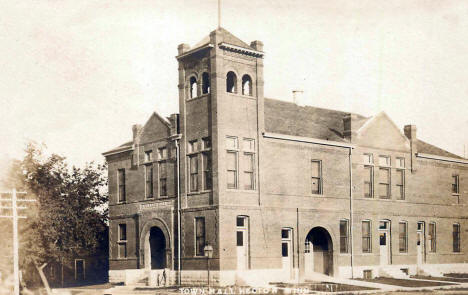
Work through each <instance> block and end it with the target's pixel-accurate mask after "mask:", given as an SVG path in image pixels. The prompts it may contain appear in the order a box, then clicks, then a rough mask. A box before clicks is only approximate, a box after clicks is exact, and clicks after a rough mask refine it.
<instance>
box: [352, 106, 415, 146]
mask: <svg viewBox="0 0 468 295" xmlns="http://www.w3.org/2000/svg"><path fill="white" fill-rule="evenodd" d="M353 143H355V144H357V145H360V146H366V147H372V148H378V149H388V150H397V151H410V143H409V140H408V139H407V138H406V137H405V136H404V135H403V133H402V132H401V131H400V129H398V127H397V126H396V125H395V123H393V121H392V120H391V119H390V118H389V117H388V116H387V114H385V113H384V112H381V113H380V114H378V115H376V116H375V117H373V118H372V119H371V120H369V121H368V122H366V123H365V124H364V125H363V126H362V127H361V128H360V129H359V130H358V131H357V134H356V139H355V140H353Z"/></svg>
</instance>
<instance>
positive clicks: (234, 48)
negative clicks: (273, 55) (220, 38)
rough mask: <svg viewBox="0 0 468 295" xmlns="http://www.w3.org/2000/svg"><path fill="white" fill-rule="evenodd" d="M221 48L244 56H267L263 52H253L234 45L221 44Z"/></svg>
mask: <svg viewBox="0 0 468 295" xmlns="http://www.w3.org/2000/svg"><path fill="white" fill-rule="evenodd" d="M219 48H221V49H225V50H229V51H233V52H238V53H244V54H247V55H251V56H254V57H263V56H264V55H265V52H263V51H257V50H252V49H248V48H244V47H241V46H237V45H232V44H228V43H224V42H221V43H219Z"/></svg>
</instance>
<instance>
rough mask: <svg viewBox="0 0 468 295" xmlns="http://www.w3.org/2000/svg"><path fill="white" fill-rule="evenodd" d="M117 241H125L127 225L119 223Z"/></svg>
mask: <svg viewBox="0 0 468 295" xmlns="http://www.w3.org/2000/svg"><path fill="white" fill-rule="evenodd" d="M119 241H120V242H122V241H127V225H126V224H119Z"/></svg>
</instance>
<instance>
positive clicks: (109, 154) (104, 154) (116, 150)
mask: <svg viewBox="0 0 468 295" xmlns="http://www.w3.org/2000/svg"><path fill="white" fill-rule="evenodd" d="M129 151H133V147H131V146H130V147H122V148H121V149H115V150H112V151H108V152H105V153H102V155H103V156H104V157H108V156H112V155H116V154H120V153H124V152H129Z"/></svg>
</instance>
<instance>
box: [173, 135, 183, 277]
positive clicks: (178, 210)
mask: <svg viewBox="0 0 468 295" xmlns="http://www.w3.org/2000/svg"><path fill="white" fill-rule="evenodd" d="M175 144H176V162H177V164H176V166H177V282H178V284H179V286H180V285H181V284H182V273H181V269H182V267H181V265H180V264H181V257H180V254H181V251H180V250H181V240H180V239H181V236H182V235H181V228H182V226H181V224H180V223H181V219H182V218H181V216H180V214H181V206H180V160H179V158H180V150H179V139H176V140H175Z"/></svg>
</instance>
